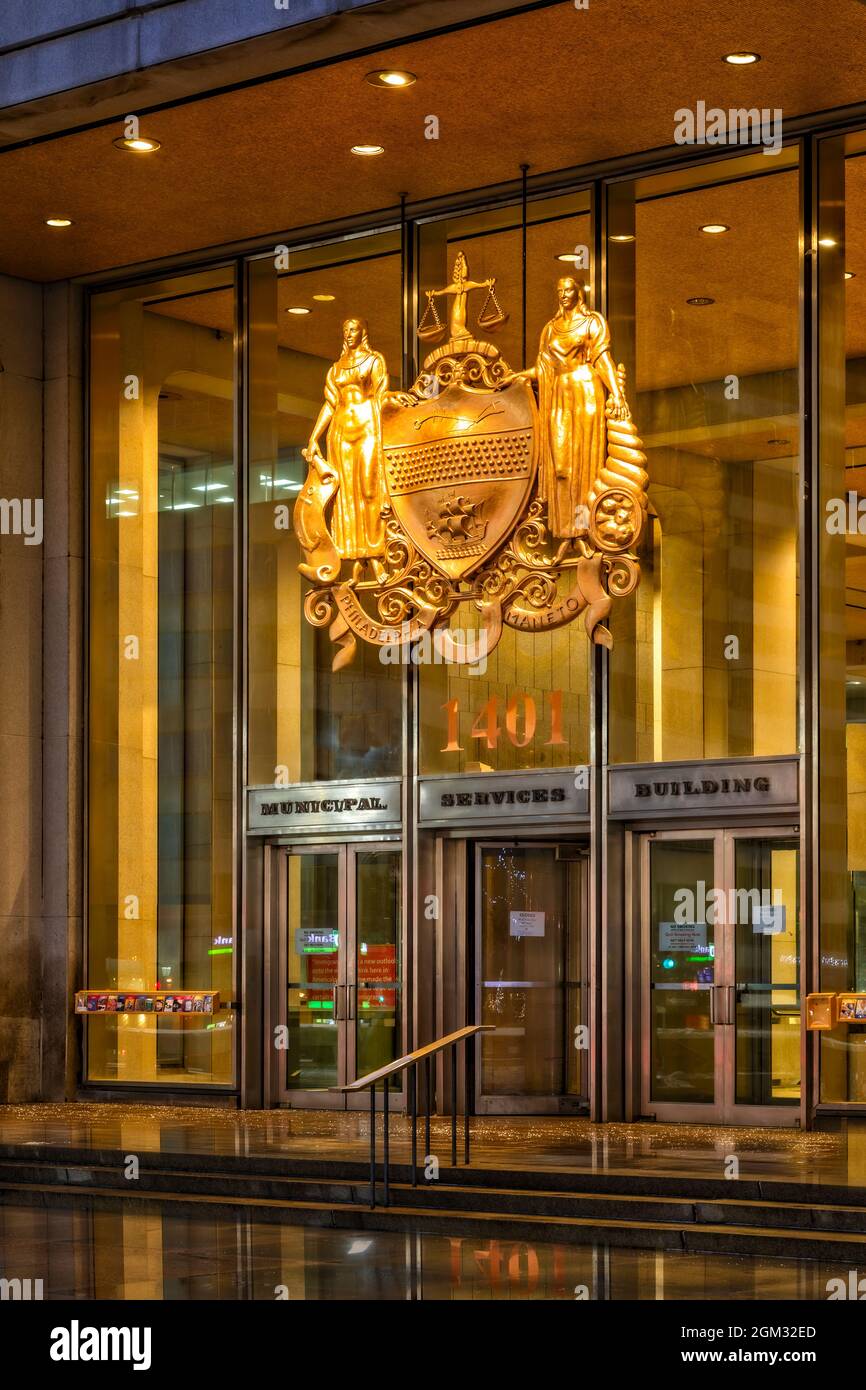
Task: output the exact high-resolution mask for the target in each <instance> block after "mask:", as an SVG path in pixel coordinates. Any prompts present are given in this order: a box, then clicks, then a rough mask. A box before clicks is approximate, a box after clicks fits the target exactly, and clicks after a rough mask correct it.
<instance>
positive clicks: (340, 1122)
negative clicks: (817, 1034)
mask: <svg viewBox="0 0 866 1390" xmlns="http://www.w3.org/2000/svg"><path fill="white" fill-rule="evenodd" d="M368 1126H369V1118H368V1115H367V1113H366V1112H365V1111H359V1112H349V1113H346V1112H334V1111H321V1110H320V1111H315V1110H288V1111H275V1110H247V1111H237V1110H217V1109H210V1108H209V1109H205V1108H198V1107H193V1106H189V1107H184V1106H148V1105H92V1104H76V1105H29V1106H25V1105H21V1106H12V1105H9V1106H0V1144H29V1145H33V1144H37V1143H47V1144H58V1145H63V1146H68V1147H72V1148H75V1147H86V1148H111V1149H117V1148H125V1149H128V1150H133V1151H139V1152H140V1151H142V1150H145V1151H153V1150H155V1151H160V1150H161V1151H162V1152H164V1153H199V1154H240V1155H250V1156H253V1155H265V1154H267V1155H271V1156H273V1157H278V1156H285V1157H292V1158H304V1157H309V1158H318V1159H323V1158H334V1159H345V1158H355V1159H359V1160H364V1159H365V1158H366V1156H367V1152H368V1143H369V1127H368ZM381 1126H382V1117H381V1116H379V1117H378V1128H379V1130H380V1131H381ZM461 1126H462V1122H461ZM471 1127H472V1161H473V1165H477V1166H479V1167H498V1168H508V1169H525V1168H565V1169H573V1170H578V1171H602V1170H605V1169H630V1170H633V1171H642V1172H647V1173H656V1174H663V1173H672V1174H679V1175H682V1174H698V1175H701V1176H705V1177H720V1176H724V1167H725V1161H726V1159H727V1157H728V1156H729V1155H731V1154H736V1156H737V1158H738V1160H739V1165H740V1176H741V1177H760V1178H766V1179H777V1180H791V1181H796V1182H809V1183H831V1184H841V1185H843V1186H844V1185H848V1186H854V1187H861V1186H863V1187H866V1124H864V1123H861V1122H854V1121H849V1123H848V1128H847V1131H846V1132H844V1133H836V1134H827V1133H801V1132H800V1131H799V1130H792V1129H765V1128H762V1129H759V1128H744V1127H737V1126H725V1127H721V1126H713V1125H672V1124H631V1125H627V1124H607V1125H597V1124H593V1123H592V1122H591V1121H589V1120H584V1119H578V1118H571V1117H560V1116H556V1117H547V1116H477V1117H474V1118H473V1119H472V1122H471ZM420 1128H423V1122H422V1123H421V1125H420ZM450 1132H451V1131H450V1121H449V1120H447V1119H444V1118H439V1117H435V1118H434V1119H433V1130H432V1133H433V1142H434V1151H435V1146H436V1145H437V1144H438V1145H439V1146H440V1147H442V1146H445V1145H447V1144H448V1143H449V1142H450ZM408 1133H409V1130H408V1125H407V1121H406V1119H405V1117H403V1116H400V1115H392V1118H391V1135H392V1149H391V1155H392V1159H393V1160H394V1161H396V1162H405V1161H407V1160H408V1157H409V1144H408ZM380 1152H381V1147H380Z"/></svg>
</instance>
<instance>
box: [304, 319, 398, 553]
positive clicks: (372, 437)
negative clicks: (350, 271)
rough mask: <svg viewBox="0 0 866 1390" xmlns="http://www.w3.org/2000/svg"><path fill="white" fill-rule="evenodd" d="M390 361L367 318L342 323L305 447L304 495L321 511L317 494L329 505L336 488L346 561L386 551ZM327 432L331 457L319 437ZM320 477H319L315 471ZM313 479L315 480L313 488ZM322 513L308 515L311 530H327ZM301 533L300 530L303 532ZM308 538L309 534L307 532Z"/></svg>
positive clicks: (337, 525) (337, 540) (336, 525)
mask: <svg viewBox="0 0 866 1390" xmlns="http://www.w3.org/2000/svg"><path fill="white" fill-rule="evenodd" d="M387 385H388V367H387V365H386V362H385V359H384V357H383V356H382V354H381V353H379V352H374V351H373V349H372V348H371V347H370V343H369V340H368V338H367V325H366V323H365V322H364V320H363V319H347V320H346V322H345V323H344V324H343V351H342V355H341V356H340V359H339V361H337V362H335V363H334V365H333V366H332V367H331V370H330V371H329V372H328V376H327V379H326V381H325V404H324V405H323V406H322V409H321V410H320V412H319V418H318V420H317V421H316V423H315V425H314V426H313V432H312V434H311V435H310V440H309V443H308V445H307V447H306V449H304V450H302V453H303V456H304V458H305V459H306V460H307V462H308V463H309V464H310V476H309V478H308V480H307V485H306V486H305V488H304V493H302V498H303V497H304V495H305V494H307V493H309V494H310V502H311V510H312V512H314V511H315V494H318V497H319V505H320V507H321V508H324V506H325V504H326V503H327V501H328V500H329V498H330V496H331V495H332V494H333V493H334V488H335V487H336V495H335V496H334V505H333V510H332V512H331V517H330V526H329V529H330V533H331V538H332V540H333V542H334V545H335V546H336V549H337V550H338V552H339V554H340V555H341V556H343V558H344V559H349V560H361V559H365V558H367V557H369V556H375V555H382V554H383V553H384V550H385V521H384V518H383V516H382V509H383V507H385V506H386V505H387V501H388V493H387V488H386V483H385V466H384V457H383V454H382V406H383V404H384V403H385V401H386V399H387V398H388V396H389V395H390V393H389V392H388V390H387ZM326 430H327V432H328V440H327V459H326V458H324V457H323V455H322V451H321V447H320V441H321V439H322V436H323V435H324V433H325V431H326ZM314 469H315V471H316V473H317V474H318V479H313V470H314ZM311 484H312V486H311ZM316 521H318V522H319V523H321V514H320V515H319V517H318V518H317V519H314V518H313V516H312V515H310V516H308V517H307V518H306V524H307V531H308V534H311V535H312V534H314V533H315V531H317V530H318V531H321V524H319V525H316ZM299 534H300V533H299ZM300 539H301V543H302V544H304V537H303V536H302V535H301V536H300Z"/></svg>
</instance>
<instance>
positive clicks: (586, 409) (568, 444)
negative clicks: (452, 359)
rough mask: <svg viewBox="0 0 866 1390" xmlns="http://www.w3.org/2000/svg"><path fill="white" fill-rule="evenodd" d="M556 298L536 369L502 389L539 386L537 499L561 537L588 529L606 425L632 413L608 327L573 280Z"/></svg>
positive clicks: (566, 279) (512, 378) (568, 278)
mask: <svg viewBox="0 0 866 1390" xmlns="http://www.w3.org/2000/svg"><path fill="white" fill-rule="evenodd" d="M557 294H558V297H559V313H558V314H557V315H556V317H555V318H552V319H551V320H550V322H549V323H547V324H545V326H544V328H543V329H542V333H541V342H540V344H539V348H538V360H537V362H536V364H535V366H534V367H529V368H528V369H527V370H526V371H524V372H515V373H514V374H513V375H512V376H509V377H506V378H505V380H504V381H503V382H502V383H501V385H503V386H506V385H508V383H509V381H517V380H520V379H524V380H529V379H533V378H534V379H535V380H536V381H537V383H538V409H539V414H540V416H541V421H540V423H541V458H540V462H539V484H538V495H539V497H540V498H541V499H542V500H544V501H546V502H547V517H548V524H549V526H550V530H551V532H552V534H553V535H554V536H557V537H560V538H566V537H570V536H577V535H580V534H583V533H584V532H585V531H586V529H587V528H586V520H585V518H586V515H587V511H586V504H587V501H588V498H589V492H590V488H591V487H592V484H593V483H594V482H595V480H596V478H597V477H598V475H599V474H600V472H601V470H602V468H603V467H604V460H605V445H606V429H605V419H606V418H607V419H610V420H629V419H630V418H631V412H630V410H629V408H628V404H627V402H626V399H625V396H624V395H623V392H622V387H621V385H620V382H619V378H618V376H617V371H616V367H615V366H614V363H613V359H612V357H611V355H610V330H609V329H608V326H607V321H606V320H605V319H604V317H603V316H602V315H601V314H597V313H595V312H594V311H593V310H591V309H587V307H586V301H585V299H584V296H583V290H582V288H581V286H580V285H579V284H578V282H577V281H576V280H575V279H574V277H573V276H571V275H565V276H563V278H562V279H561V280H560V281H559V284H558V286H557ZM605 388H607V391H608V392H609V396H608V399H607V404H606V405H605Z"/></svg>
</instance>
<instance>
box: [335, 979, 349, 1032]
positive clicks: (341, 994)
mask: <svg viewBox="0 0 866 1390" xmlns="http://www.w3.org/2000/svg"><path fill="white" fill-rule="evenodd" d="M334 1005H335V1007H336V1019H337V1022H338V1023H343V1022H344V1021H345V1018H346V986H345V985H334Z"/></svg>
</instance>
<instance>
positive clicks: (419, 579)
mask: <svg viewBox="0 0 866 1390" xmlns="http://www.w3.org/2000/svg"><path fill="white" fill-rule="evenodd" d="M474 290H486V291H487V299H486V301H485V305H484V309H483V310H482V312H481V314H480V315H479V318H478V327H479V329H481V330H486V329H488V328H492V327H495V326H496V325H497V324H500V323H502V322H504V321H505V318H506V315H505V314H504V313H503V312H502V310H501V308H500V306H499V303H498V301H497V299H496V292H495V281H493V280H486V281H483V282H480V283H479V282H475V281H472V280H470V279H469V273H468V267H467V265H466V260H465V257H464V256H463V254H462V252H461V253H460V254H459V255H458V256H457V260H456V262H455V265H454V273H453V278H452V282H451V284H450V285H449V286H447V287H446V288H445V289H442V290H429V291H428V292H427V309H426V312H425V314H424V316H423V318H422V321H421V324H420V325H419V329H418V335H419V337H420V338H421V339H422V340H424V341H436V340H439V339H446V341H444V342H443V343H442V346H441V347H438V348H436V349H435V350H434V351H433V352H432V353H430V355H429V356H428V357H427V358H426V359H425V361H424V365H423V368H422V371H421V373H420V375H419V377H418V379H417V381H416V382H415V383H414V385H413V386H412V387H411V388H410V389H409V390H407V391H394V390H392V389H391V388H390V386H389V382H388V368H387V365H386V363H385V359H384V358H383V357H382V355H381V354H380V353H378V352H376V351H375V348H374V347H372V346H371V344H370V340H369V337H368V330H367V325H366V323H364V321H363V320H361V319H347V320H346V322H345V323H344V325H343V349H342V353H341V356H340V358H339V359H338V361H336V362H335V363H334V364H333V366H332V367H331V369H330V371H329V372H328V376H327V379H326V382H325V401H324V404H323V406H322V409H321V411H320V413H319V416H318V419H317V420H316V423H315V425H314V427H313V431H312V433H311V435H310V440H309V443H308V445H307V447H306V449H305V450H304V451H303V453H304V457H305V459H306V460H307V462H308V464H309V472H308V474H307V478H306V481H305V483H304V486H303V488H302V490H301V492H300V494H299V496H298V501H297V503H296V505H295V514H294V523H295V531H296V534H297V536H298V540H299V542H300V545H301V548H302V550H303V552H304V561H303V563H302V564H301V565H300V570H301V573H302V574H304V575H305V576H306V577H307V578H308V579H310V580H311V581H312V584H313V588H312V589H311V590H310V591H309V593H308V594H307V596H306V599H305V604H304V608H305V613H306V616H307V618H308V620H309V621H310V622H311V623H313V624H314V625H315V626H317V627H325V626H327V627H328V629H329V635H330V637H331V639H332V640H333V641H334V643H335V644H336V646H337V651H336V653H335V656H334V660H333V668H334V670H338V669H339V668H340V667H342V666H345V665H347V664H348V663H349V662H350V661H351V660H352V659H353V657H354V655H355V651H356V641H355V639H356V637H361V638H363V639H364V640H365V641H367V642H373V643H378V644H379V645H381V646H394V645H403V644H405V643H412V642H416V641H417V640H418V639H419V638H420V637H421V636H422V635H423V634H424V633H425V632H428V631H432V632H433V634H434V636H435V637H436V638H437V639H438V640H439V642H440V645H441V650H442V652H443V655H444V656H445V657H446V659H448V660H451V661H462V660H466V659H474V656H473V657H467V652H466V649H465V647H464V646H463V645H462V644H461V643H460V642H458V641H455V640H454V638H453V636H452V635H451V634H450V633H449V632H448V631H447V624H448V622H449V620H450V618H451V617H452V615H453V614H454V613H455V611H456V610H457V609H458V608H459V606H460V605H461V604H463V603H469V604H472V605H474V607H475V608H476V610H477V611H478V613H479V614H480V621H481V626H482V629H483V636H484V641H485V644H486V650H487V651H490V650H492V648H493V647H494V646H495V645H496V643H497V642H498V641H499V638H500V636H501V634H502V628H503V625H506V626H509V627H513V628H517V629H520V630H523V631H529V632H539V631H545V630H548V629H550V628H553V627H559V626H562V625H563V624H565V623H568V622H571V621H572V620H573V619H574V618H576V617H578V616H579V615H580V614H584V622H585V626H586V629H587V632H588V633H589V635H590V637H591V638H592V640H593V641H594V642H599V643H603V644H604V645H605V646H608V647H609V646H610V645H611V643H612V639H611V635H610V632H609V631H608V629H607V627H606V626H605V625H604V622H605V619H606V617H607V616H608V614H609V612H610V608H611V604H612V599H613V598H615V597H621V596H624V595H627V594H629V593H631V592H632V591H633V590H634V588H635V587H636V585H637V583H638V580H639V578H640V567H639V565H638V561H637V556H636V554H635V553H634V552H635V547H636V545H637V542H638V539H639V537H640V533H641V530H642V527H643V522H644V517H645V514H646V508H647V499H646V484H647V481H648V480H647V474H646V471H645V465H646V456H645V454H644V453H643V450H642V447H641V441H640V439H639V437H638V434H637V431H636V429H635V426H634V423H633V421H632V418H631V411H630V409H629V406H628V403H627V401H626V397H625V374H624V371H623V369H622V367H619V368H617V367H616V366H615V365H614V362H613V358H612V356H611V351H610V335H609V331H608V326H607V323H606V321H605V319H604V318H603V316H602V315H601V314H599V313H596V312H595V311H593V310H590V309H589V308H588V307H587V305H586V302H585V300H584V297H583V291H582V288H581V286H580V285H579V284H578V282H577V281H576V280H575V279H574V277H573V276H570V275H566V276H564V277H563V278H562V279H561V280H560V281H559V284H558V287H557V294H558V310H557V313H556V314H555V316H554V317H553V318H552V319H551V320H550V322H549V323H547V324H546V325H545V327H544V329H543V331H542V334H541V341H540V344H539V350H538V356H537V359H536V362H535V365H534V366H532V367H530V368H528V369H527V370H525V371H522V372H513V371H512V370H511V369H510V367H509V366H508V364H507V363H506V362H505V361H504V359H503V358H502V356H501V355H500V352H499V349H498V348H497V347H495V346H494V345H493V344H492V343H489V342H487V341H485V340H484V339H483V338H481V337H477V336H475V335H473V333H472V332H471V331H470V329H469V328H468V327H467V321H466V320H467V301H468V298H469V295H470V294H471V293H472V292H473V291H474ZM442 297H447V298H448V299H449V300H450V312H449V323H448V326H447V327H446V326H445V324H444V323H443V322H442V319H441V318H440V316H439V312H438V308H437V305H436V300H437V299H438V298H442ZM323 443H324V452H323Z"/></svg>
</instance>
